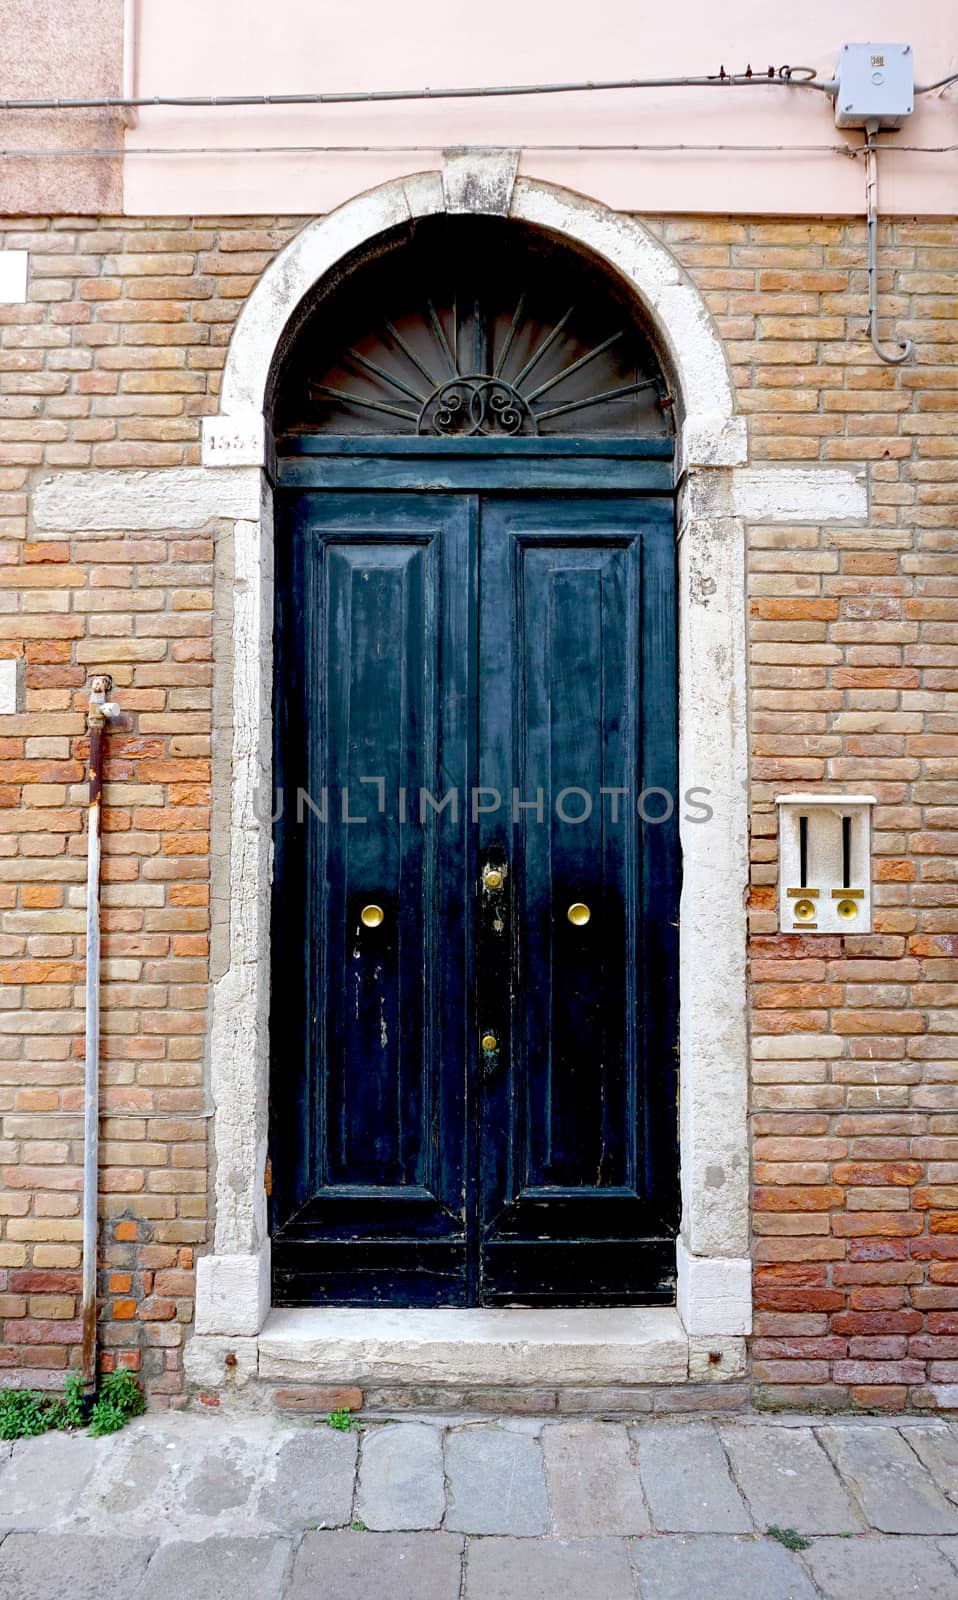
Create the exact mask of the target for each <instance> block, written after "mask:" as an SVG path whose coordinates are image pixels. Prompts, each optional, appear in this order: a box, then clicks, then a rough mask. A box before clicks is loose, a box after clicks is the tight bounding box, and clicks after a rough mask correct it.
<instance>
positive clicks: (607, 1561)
mask: <svg viewBox="0 0 958 1600" xmlns="http://www.w3.org/2000/svg"><path fill="white" fill-rule="evenodd" d="M633 1593H634V1585H633V1582H632V1574H631V1572H630V1571H629V1556H628V1549H627V1546H626V1544H625V1541H624V1540H623V1539H547V1540H539V1539H471V1540H470V1541H469V1546H468V1549H467V1551H466V1587H465V1595H464V1600H627V1597H631V1596H632V1594H633Z"/></svg>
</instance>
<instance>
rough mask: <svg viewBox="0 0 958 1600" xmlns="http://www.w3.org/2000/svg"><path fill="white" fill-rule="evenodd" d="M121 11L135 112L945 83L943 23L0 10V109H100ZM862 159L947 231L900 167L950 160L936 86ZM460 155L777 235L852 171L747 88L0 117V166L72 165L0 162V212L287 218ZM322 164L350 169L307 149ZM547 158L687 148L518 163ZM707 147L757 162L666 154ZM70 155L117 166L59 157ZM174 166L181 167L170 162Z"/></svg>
mask: <svg viewBox="0 0 958 1600" xmlns="http://www.w3.org/2000/svg"><path fill="white" fill-rule="evenodd" d="M125 9H126V10H130V11H132V14H133V18H134V22H133V28H132V34H133V43H134V46H135V64H136V84H137V87H138V90H139V91H140V92H141V93H143V94H147V95H149V94H170V93H182V94H200V95H202V94H214V93H231V92H233V93H235V92H239V93H250V94H256V93H284V92H286V93H288V92H293V91H304V90H305V91H308V90H313V91H318V90H335V89H341V90H350V89H364V88H396V87H410V88H415V87H423V86H431V87H433V88H435V87H438V86H440V85H463V84H486V85H489V84H510V83H512V84H514V83H522V82H526V83H535V82H548V81H564V80H568V79H570V78H572V79H602V78H616V77H635V76H656V75H675V74H703V73H714V72H717V71H718V69H719V67H720V66H724V67H725V68H726V69H727V70H728V71H741V70H742V69H744V67H745V66H746V64H747V63H751V65H752V67H753V68H754V69H755V70H756V71H761V70H764V69H765V68H766V67H767V66H768V65H769V63H772V64H774V65H775V66H780V65H781V64H782V63H784V62H791V63H794V64H799V63H801V64H808V65H810V66H813V67H815V68H816V69H817V70H818V71H819V73H820V75H822V76H825V77H830V76H831V75H832V72H833V71H834V67H835V63H836V60H837V56H838V50H839V47H840V45H841V44H842V43H843V42H844V41H846V40H850V41H856V40H857V41H861V40H866V39H872V40H879V41H881V40H886V41H887V40H901V41H905V42H908V43H910V44H911V45H912V47H913V51H914V58H915V66H916V73H917V77H918V80H919V82H922V81H924V82H928V81H930V80H932V79H936V78H939V77H942V76H944V75H945V74H946V73H947V72H948V71H949V70H950V69H954V68H955V67H958V14H956V10H955V0H915V3H913V4H911V5H907V4H903V3H902V0H840V3H836V0H800V3H798V4H793V5H791V6H787V7H786V6H774V5H769V4H768V3H767V0H765V3H760V0H683V3H682V4H681V5H673V6H667V5H665V6H663V5H662V4H661V3H660V0H657V3H656V4H654V5H653V4H652V3H651V0H584V3H580V4H575V5H574V4H571V3H570V0H518V3H516V4H513V5H511V6H507V5H503V4H501V3H499V4H496V3H490V0H486V3H485V4H483V3H481V0H411V3H409V4H407V5H405V6H402V7H401V6H398V5H397V4H396V0H352V3H349V4H333V3H332V0H318V3H317V0H132V4H130V5H128V6H126V7H125V5H124V0H70V3H69V4H64V3H63V0H0V41H2V50H0V96H5V95H29V96H37V97H47V96H57V95H100V94H110V93H117V92H119V91H120V89H121V85H122V78H123V67H122V63H123V16H124V10H125ZM882 143H883V145H884V146H885V154H884V155H883V158H882V164H881V188H882V194H881V205H882V210H883V211H884V212H885V213H886V214H888V213H896V212H897V213H899V214H905V215H908V214H912V215H914V214H917V215H949V214H953V213H954V211H955V196H956V191H958V184H956V156H955V154H954V153H953V152H952V153H930V152H928V151H924V152H916V151H914V150H910V149H904V148H901V147H903V146H915V145H919V146H947V145H953V146H958V86H952V87H951V88H950V89H948V90H946V91H943V92H938V93H935V94H933V95H928V96H925V97H923V98H921V99H920V100H919V101H918V109H917V110H916V112H915V114H914V116H913V117H912V118H911V119H910V120H909V122H908V123H907V124H906V126H905V128H904V129H903V130H902V131H901V132H900V133H898V134H889V135H883V136H882ZM462 144H473V145H498V146H502V145H507V146H513V145H518V146H520V147H522V155H521V166H520V170H521V171H522V172H523V173H525V174H528V175H531V176H536V177H540V178H545V179H549V180H552V181H553V182H556V183H560V184H563V185H565V186H567V187H569V188H572V189H579V190H582V191H583V192H585V193H587V194H589V195H592V196H594V197H596V198H597V199H599V200H602V201H604V202H605V203H606V204H608V205H611V206H614V207H618V208H620V209H623V210H630V211H639V212H654V213H659V214H661V213H668V212H679V213H689V212H693V213H694V212H699V213H720V214H721V213H728V212H744V213H750V214H756V213H759V214H761V213H765V214H771V215H792V216H794V215H821V214H826V215H827V214H834V215H848V214H856V213H861V211H862V207H863V189H864V178H863V173H862V163H861V161H860V160H849V159H848V158H847V156H846V154H845V153H844V152H845V151H846V150H849V149H852V148H854V147H856V146H860V144H861V135H860V134H858V133H841V132H839V131H838V130H837V129H836V128H835V125H834V117H833V113H832V107H831V102H830V101H829V100H828V99H826V98H825V97H824V96H822V95H819V94H816V93H813V92H809V91H803V90H800V89H794V90H786V89H782V88H761V89H758V88H755V89H734V90H726V89H711V90H682V89H673V90H661V91H641V92H625V91H619V92H614V93H604V94H578V95H559V96H548V97H544V96H540V97H528V98H523V99H508V100H484V101H445V102H431V103H420V104H415V103H401V104H387V105H383V104H380V105H376V106H369V105H367V106H351V107H350V106H339V107H323V108H303V107H297V108H289V109H286V110H282V109H277V108H267V107H261V108H257V109H250V110H236V109H229V110H226V109H220V110H206V111H203V110H194V111H187V110H171V109H160V108H153V109H145V110H143V111H141V112H140V114H139V116H138V118H137V121H136V126H134V127H132V128H125V127H124V124H123V120H122V119H121V118H120V117H118V116H115V115H111V114H104V113H102V112H101V113H97V112H92V111H77V112H72V113H66V112H55V113H43V114H40V113H12V114H3V113H0V146H2V147H4V149H5V150H6V151H8V152H9V151H10V150H11V148H19V149H21V150H22V149H25V148H26V149H30V150H36V149H40V150H43V151H47V152H57V151H59V152H62V151H63V150H64V149H69V150H70V151H71V155H70V156H69V157H68V156H66V155H64V154H62V153H59V154H57V153H51V154H47V155H45V156H42V157H35V156H31V157H25V156H22V155H20V156H9V155H7V156H6V158H5V159H4V160H3V161H2V162H0V209H2V210H4V211H6V212H8V213H9V212H11V211H28V212H29V211H45V210H51V209H52V210H55V211H59V212H61V213H63V212H66V213H70V212H73V211H96V210H101V211H102V210H119V209H121V208H125V209H126V210H127V211H129V212H130V213H133V214H143V213H159V214H162V213H164V212H165V213H168V214H169V213H173V214H181V213H185V212H194V213H205V214H219V213H223V212H232V213H234V214H235V213H257V212H259V213H266V214H271V215H276V214H283V213H295V214H296V215H302V214H303V213H304V212H305V213H309V212H321V211H325V210H328V209H329V208H330V207H331V206H334V205H336V204H338V203H339V202H341V201H343V200H345V199H347V198H348V197H349V196H351V195H354V194H356V193H357V192H359V191H361V190H363V189H366V188H369V187H371V186H372V185H374V184H377V183H380V182H382V181H384V180H385V179H388V178H390V177H396V176H399V175H402V174H406V173H410V172H416V171H422V170H428V169H435V168H436V167H437V166H438V165H439V161H440V152H441V151H442V149H443V148H445V147H447V146H450V145H462ZM329 145H350V146H358V147H361V148H359V149H355V150H352V151H348V152H347V151H339V152H329V151H323V150H322V149H318V150H317V149H313V148H309V147H315V146H329ZM550 145H551V146H555V145H567V146H573V147H577V146H581V145H613V146H616V145H618V146H622V145H645V146H648V145H659V146H661V145H671V146H676V145H678V146H685V147H686V148H683V149H678V150H676V149H671V150H661V149H660V150H649V149H645V150H639V151H636V150H628V149H621V148H620V149H606V150H591V151H588V150H581V149H578V148H572V149H564V150H559V149H554V148H553V149H544V148H541V147H542V146H550ZM716 145H724V146H735V145H739V146H741V145H747V146H760V147H765V148H762V149H758V150H755V149H748V150H741V149H740V150H734V149H714V148H708V149H704V150H703V149H694V148H688V147H690V146H708V147H714V146H716ZM91 146H98V147H101V148H105V149H107V150H115V149H117V148H118V147H119V148H120V149H121V150H122V149H123V147H124V146H125V154H124V155H110V154H96V155H94V154H89V155H83V154H81V152H82V151H84V150H89V147H91ZM184 146H185V147H189V149H190V152H191V153H188V154H186V153H180V154H177V153H175V151H176V149H177V147H184ZM247 146H267V147H270V148H269V149H267V150H266V152H265V153H258V154H257V153H251V152H250V151H249V150H248V149H247V148H245V147H247ZM389 146H392V147H394V148H393V149H391V150H390V149H388V148H386V147H389ZM399 146H401V147H402V148H395V147H399ZM776 146H779V147H784V148H770V147H776ZM304 147H307V148H304ZM417 147H418V148H417ZM537 147H538V148H537ZM808 147H820V148H808ZM157 151H159V153H156V152H157ZM194 151H198V153H193V152H194Z"/></svg>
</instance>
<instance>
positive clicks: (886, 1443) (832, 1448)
mask: <svg viewBox="0 0 958 1600" xmlns="http://www.w3.org/2000/svg"><path fill="white" fill-rule="evenodd" d="M818 1436H819V1438H820V1439H821V1441H822V1443H823V1444H824V1446H825V1448H826V1450H827V1451H828V1453H829V1455H830V1456H831V1458H832V1460H833V1461H834V1462H835V1465H836V1466H837V1468H838V1470H839V1472H840V1473H841V1475H842V1477H843V1478H844V1479H845V1480H846V1482H847V1483H848V1485H849V1487H850V1488H851V1489H852V1490H853V1491H854V1493H855V1495H856V1497H857V1499H858V1502H859V1505H860V1506H861V1508H862V1510H863V1512H864V1513H865V1516H866V1517H867V1519H868V1521H869V1522H870V1523H871V1525H872V1526H873V1527H875V1528H878V1529H879V1531H880V1532H881V1533H958V1512H956V1510H955V1507H954V1506H952V1505H950V1504H949V1502H948V1501H947V1500H945V1499H944V1497H943V1496H942V1495H941V1494H940V1493H939V1490H938V1489H937V1487H936V1486H935V1483H934V1480H933V1479H932V1477H931V1476H930V1474H929V1473H927V1472H926V1471H925V1468H924V1467H923V1466H922V1464H921V1462H920V1461H919V1460H918V1459H917V1458H916V1456H915V1455H914V1454H913V1453H912V1451H911V1450H909V1448H908V1446H907V1444H906V1443H905V1441H904V1439H903V1438H902V1436H901V1434H900V1433H899V1432H898V1430H897V1428H894V1427H892V1426H891V1424H888V1425H884V1424H880V1425H877V1426H874V1427H866V1426H856V1425H855V1424H854V1423H850V1424H849V1423H843V1424H836V1425H834V1426H828V1427H823V1428H819V1429H818Z"/></svg>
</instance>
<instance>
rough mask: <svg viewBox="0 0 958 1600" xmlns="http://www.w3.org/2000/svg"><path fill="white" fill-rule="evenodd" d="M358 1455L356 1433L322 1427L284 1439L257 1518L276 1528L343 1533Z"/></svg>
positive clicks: (261, 1496) (260, 1503)
mask: <svg viewBox="0 0 958 1600" xmlns="http://www.w3.org/2000/svg"><path fill="white" fill-rule="evenodd" d="M357 1449H358V1440H357V1438H356V1435H355V1433H339V1432H337V1430H336V1429H335V1428H327V1427H324V1426H321V1427H318V1428H310V1429H309V1430H308V1431H306V1432H303V1433H297V1434H293V1435H292V1436H291V1437H290V1438H287V1439H286V1440H285V1442H284V1443H283V1444H282V1445H281V1447H280V1451H279V1455H278V1457H277V1461H276V1470H275V1474H274V1476H273V1478H272V1481H271V1482H269V1483H267V1484H266V1485H265V1487H264V1488H263V1490H262V1492H261V1494H260V1497H259V1510H260V1512H261V1514H262V1515H263V1516H264V1517H266V1518H267V1519H268V1520H269V1521H270V1522H272V1523H274V1524H275V1525H276V1526H277V1527H279V1528H290V1529H302V1528H316V1527H326V1528H330V1527H332V1528H335V1527H341V1526H342V1524H343V1523H344V1522H348V1521H349V1516H350V1512H351V1510H352V1503H353V1480H354V1476H355V1472H356V1452H357Z"/></svg>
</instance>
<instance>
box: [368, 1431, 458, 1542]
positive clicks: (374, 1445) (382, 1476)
mask: <svg viewBox="0 0 958 1600" xmlns="http://www.w3.org/2000/svg"><path fill="white" fill-rule="evenodd" d="M445 1505H446V1489H445V1484H444V1482H443V1475H442V1434H441V1433H440V1431H439V1429H438V1428H433V1427H431V1426H430V1424H429V1423H424V1422H396V1423H385V1424H384V1425H383V1426H382V1427H378V1428H370V1429H369V1430H368V1432H367V1433H366V1434H365V1435H364V1437H363V1442H362V1451H361V1454H360V1465H359V1495H358V1498H357V1502H356V1516H357V1517H358V1518H359V1520H360V1521H361V1522H365V1524H366V1526H367V1528H379V1529H390V1528H393V1529H403V1528H438V1526H439V1524H440V1522H441V1521H442V1514H443V1511H444V1510H445Z"/></svg>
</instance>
